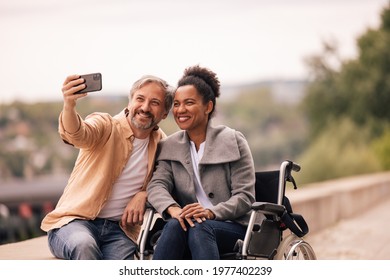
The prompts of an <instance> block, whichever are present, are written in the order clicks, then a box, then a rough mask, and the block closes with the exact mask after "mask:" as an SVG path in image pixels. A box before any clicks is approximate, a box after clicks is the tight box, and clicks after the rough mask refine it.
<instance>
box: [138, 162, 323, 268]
mask: <svg viewBox="0 0 390 280" xmlns="http://www.w3.org/2000/svg"><path fill="white" fill-rule="evenodd" d="M300 169H301V167H300V166H299V165H298V164H296V163H294V162H292V161H288V160H285V161H283V162H282V163H281V165H280V169H279V170H273V171H261V172H256V184H255V194H256V202H255V203H253V204H252V210H251V216H250V220H249V223H248V226H247V230H246V234H245V238H244V240H238V241H237V243H236V246H235V249H234V251H233V252H231V253H229V254H225V255H222V256H221V259H230V260H231V259H236V260H246V259H248V260H249V259H266V260H315V259H316V255H315V252H314V250H313V248H312V247H311V246H310V244H309V243H307V242H306V241H305V240H304V239H303V237H304V236H305V235H306V234H307V233H308V231H309V228H308V225H307V223H306V221H305V219H304V218H303V217H302V216H301V215H299V214H296V213H293V211H292V207H291V204H290V201H289V199H288V198H287V197H286V196H285V189H286V186H287V182H290V183H292V185H293V186H294V189H296V188H297V186H296V183H295V180H294V178H293V176H292V171H295V172H299V171H300ZM259 215H261V216H259ZM259 217H265V218H263V219H262V221H260V223H259ZM164 224H165V221H164V220H163V218H162V217H161V216H160V215H159V214H158V213H157V212H156V211H155V210H154V209H153V208H152V207H151V206H150V205H148V207H147V210H146V212H145V218H144V224H143V226H142V228H141V232H140V235H139V237H138V241H137V242H138V250H137V253H136V258H137V259H139V260H148V259H152V257H153V248H154V246H155V244H156V242H157V239H158V237H159V235H160V234H161V232H162V229H163V227H164Z"/></svg>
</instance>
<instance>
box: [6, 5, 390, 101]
mask: <svg viewBox="0 0 390 280" xmlns="http://www.w3.org/2000/svg"><path fill="white" fill-rule="evenodd" d="M386 3H388V0H326V1H323V0H237V1H230V0H193V1H189V0H165V1H164V0H142V1H141V0H140V1H136V0H112V1H107V0H82V1H80V0H62V1H57V0H34V1H31V0H0V38H1V43H0V103H5V102H6V103H8V102H11V101H13V100H21V101H28V102H30V101H31V102H34V101H48V100H61V98H62V97H61V86H62V83H63V80H64V79H65V77H66V76H67V75H69V74H76V73H77V74H86V73H91V72H101V73H102V75H103V90H102V93H103V94H124V95H126V94H127V93H128V91H129V89H130V87H131V84H132V83H133V82H134V81H135V80H136V79H138V78H139V77H140V76H141V75H144V74H154V75H158V76H161V77H162V78H164V79H166V80H167V81H168V82H169V83H171V84H172V85H175V84H176V82H177V80H178V79H179V78H180V76H181V74H182V72H183V70H184V69H185V68H186V67H188V66H190V65H194V64H200V65H201V66H206V67H209V68H211V69H212V70H214V71H215V72H216V73H217V74H218V76H219V78H220V80H221V82H222V84H223V85H231V84H237V83H246V82H253V81H261V80H268V79H292V78H294V79H295V78H305V77H306V75H307V69H306V67H305V65H304V62H303V59H304V57H307V56H309V55H312V54H316V53H319V52H320V51H321V45H322V41H324V40H330V39H332V40H336V41H337V42H338V44H339V48H340V54H341V55H342V57H345V58H349V57H354V56H355V54H356V49H355V42H356V38H357V37H358V36H359V35H361V34H362V33H364V31H366V29H367V28H368V27H372V28H377V27H378V24H379V21H380V16H379V15H380V12H381V10H382V8H383V7H384V6H385V5H386ZM95 94H99V93H95ZM222 94H223V93H222Z"/></svg>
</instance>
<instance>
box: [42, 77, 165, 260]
mask: <svg viewBox="0 0 390 280" xmlns="http://www.w3.org/2000/svg"><path fill="white" fill-rule="evenodd" d="M84 88H85V84H84V79H83V78H80V76H79V75H72V76H69V77H67V78H66V80H65V82H64V84H63V88H62V93H63V99H64V105H63V110H62V112H61V114H60V116H59V133H60V135H61V137H62V139H63V140H64V142H66V143H69V144H71V145H73V146H75V147H76V148H78V149H80V151H79V155H78V158H77V160H76V163H75V167H74V169H73V171H72V174H71V175H70V178H69V181H68V184H67V186H66V188H65V190H64V193H63V195H62V196H61V198H60V199H59V201H58V204H57V206H56V208H55V209H54V210H53V211H52V212H50V213H49V214H47V215H46V217H45V218H44V219H43V221H42V225H41V228H42V229H43V230H44V231H47V232H48V241H49V247H50V250H51V252H52V253H53V254H54V256H56V257H57V258H61V259H133V258H134V253H135V251H136V244H135V240H136V239H137V236H138V233H139V230H140V225H141V224H142V222H143V214H144V211H145V202H146V186H147V183H148V181H149V180H150V178H151V175H152V172H153V167H154V166H153V165H154V160H155V151H156V148H157V143H158V142H159V141H160V139H162V138H164V137H165V134H164V133H163V132H162V131H161V129H159V128H158V126H157V124H158V123H159V122H160V121H161V120H162V119H165V118H166V117H167V115H168V113H169V110H170V108H171V107H172V100H173V90H172V88H171V87H170V86H169V85H168V84H167V83H166V82H165V81H164V80H162V79H160V78H158V77H154V76H144V77H142V78H141V79H139V80H138V81H136V82H135V83H134V84H133V87H132V89H131V91H130V96H129V103H128V105H127V107H126V108H125V109H124V110H123V111H122V112H121V113H119V114H118V115H116V116H114V117H112V116H110V115H109V114H106V113H93V114H91V115H89V116H88V117H86V118H85V120H83V119H82V118H81V117H80V115H79V114H78V113H77V111H76V102H77V100H78V99H80V98H82V97H85V96H86V95H87V93H83V94H75V93H76V92H78V91H80V90H82V89H84Z"/></svg>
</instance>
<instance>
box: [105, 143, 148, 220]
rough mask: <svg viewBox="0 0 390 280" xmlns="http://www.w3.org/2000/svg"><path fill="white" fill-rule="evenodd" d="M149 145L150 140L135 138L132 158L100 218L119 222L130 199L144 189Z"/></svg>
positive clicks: (114, 187) (116, 183) (115, 185)
mask: <svg viewBox="0 0 390 280" xmlns="http://www.w3.org/2000/svg"><path fill="white" fill-rule="evenodd" d="M148 144H149V138H146V139H137V138H134V142H133V151H132V153H131V156H130V158H129V160H128V161H127V164H126V166H125V168H124V169H123V171H122V174H121V175H120V176H119V177H118V179H117V181H116V182H115V184H114V186H113V189H112V193H111V196H110V197H109V199H108V201H107V203H106V204H105V205H104V206H103V208H102V210H101V211H100V213H99V215H98V217H99V218H104V219H110V220H116V221H119V220H120V219H121V217H122V215H123V211H124V210H125V208H126V206H127V204H128V203H129V201H130V199H131V198H133V196H134V195H135V194H136V193H137V192H139V191H140V190H141V189H142V185H143V183H144V181H145V177H146V175H147V172H148Z"/></svg>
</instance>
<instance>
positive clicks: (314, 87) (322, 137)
mask: <svg viewBox="0 0 390 280" xmlns="http://www.w3.org/2000/svg"><path fill="white" fill-rule="evenodd" d="M356 42H357V50H358V55H357V57H356V58H355V59H350V60H342V59H340V57H339V55H338V52H337V45H336V44H335V43H325V44H324V51H323V53H322V54H321V55H316V56H312V57H310V58H309V59H308V60H307V64H308V67H309V69H310V70H311V74H312V77H311V83H310V85H309V86H308V90H307V93H306V96H305V98H304V100H303V103H302V105H303V109H304V111H305V113H306V115H307V118H308V120H309V123H310V133H309V134H310V143H311V145H310V147H308V149H307V150H306V151H305V153H304V154H303V155H302V157H301V162H302V163H304V164H305V165H307V167H308V170H307V173H310V177H311V178H310V179H309V178H307V180H308V181H318V180H323V179H329V178H334V177H340V176H347V175H353V174H359V173H366V172H374V171H379V170H381V169H382V168H387V169H389V168H390V166H388V163H386V161H385V160H384V158H386V156H387V157H389V156H390V152H389V151H390V143H389V141H388V139H389V138H388V136H386V135H385V133H386V129H387V128H388V127H389V124H390V110H389V109H388V106H389V104H390V48H389V46H390V3H389V4H388V5H387V6H386V7H384V9H383V10H382V13H381V25H380V26H379V27H378V28H377V29H367V31H366V32H365V33H364V34H362V35H361V36H360V37H359V38H358V39H357V41H356ZM346 132H348V133H347V134H346ZM315 163H317V165H316V164H315ZM361 167H363V168H361Z"/></svg>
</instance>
